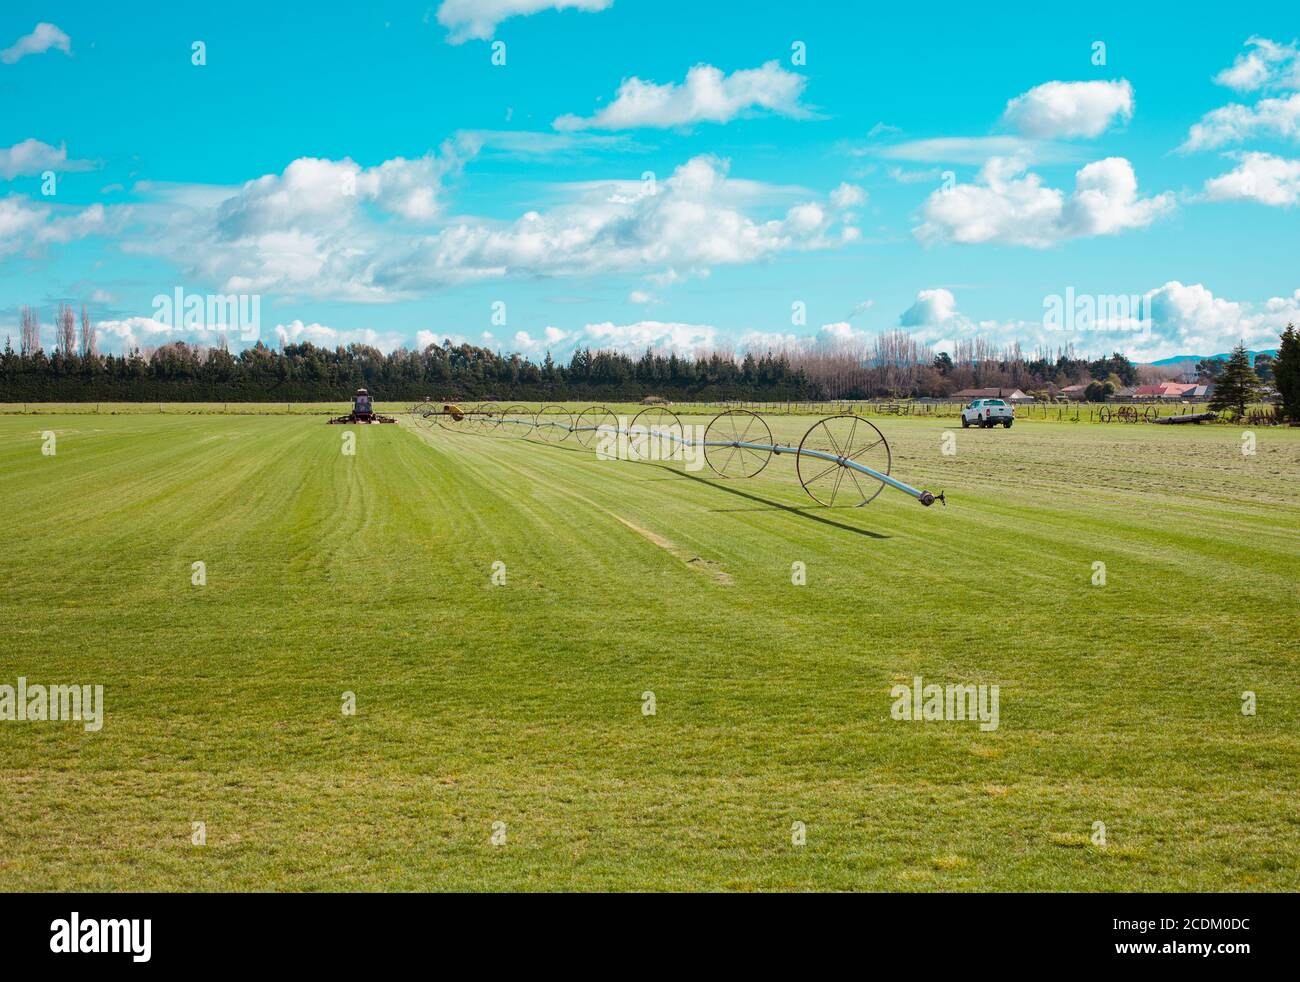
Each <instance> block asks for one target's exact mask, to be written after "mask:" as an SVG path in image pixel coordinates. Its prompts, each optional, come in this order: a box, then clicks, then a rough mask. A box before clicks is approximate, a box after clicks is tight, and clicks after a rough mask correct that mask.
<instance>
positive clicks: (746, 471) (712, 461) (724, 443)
mask: <svg viewBox="0 0 1300 982" xmlns="http://www.w3.org/2000/svg"><path fill="white" fill-rule="evenodd" d="M746 443H756V444H762V445H765V446H769V447H770V446H772V430H771V428H770V427H769V426H768V425H767V421H766V420H765V419H763V417H762V416H760V415H758V414H757V413H751V412H750V411H749V410H748V409H731V410H728V411H727V412H725V413H718V415H716V416H714V417H713V419H711V420H709V425H708V426H707V427H706V428H705V430H704V459H705V460H706V461H708V464H709V467H711V468H712V469H713V473H715V474H717V475H718V476H719V477H727V478H732V477H753V476H755V475H756V474H757V473H758V472H759V471H761V470H762V469H763V468H764V467H766V466H767V463H768V461H770V460H771V459H772V451H771V450H756V449H755V448H754V447H746V446H741V444H746Z"/></svg>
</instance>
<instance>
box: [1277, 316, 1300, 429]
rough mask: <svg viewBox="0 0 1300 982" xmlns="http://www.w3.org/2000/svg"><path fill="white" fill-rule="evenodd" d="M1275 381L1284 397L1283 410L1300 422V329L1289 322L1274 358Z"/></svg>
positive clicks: (1287, 416)
mask: <svg viewBox="0 0 1300 982" xmlns="http://www.w3.org/2000/svg"><path fill="white" fill-rule="evenodd" d="M1273 381H1274V384H1276V385H1277V393H1278V395H1279V396H1281V398H1282V412H1283V413H1284V414H1285V415H1286V418H1287V419H1289V420H1290V421H1291V422H1293V423H1300V331H1296V329H1295V325H1294V324H1288V325H1287V326H1286V330H1285V331H1283V332H1282V343H1281V345H1279V346H1278V349H1277V357H1276V358H1275V359H1274V360H1273Z"/></svg>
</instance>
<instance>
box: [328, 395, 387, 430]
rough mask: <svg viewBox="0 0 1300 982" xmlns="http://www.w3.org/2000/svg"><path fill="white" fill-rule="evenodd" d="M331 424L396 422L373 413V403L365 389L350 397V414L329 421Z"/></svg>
mask: <svg viewBox="0 0 1300 982" xmlns="http://www.w3.org/2000/svg"><path fill="white" fill-rule="evenodd" d="M330 422H331V423H396V422H397V420H395V419H393V417H391V416H380V415H379V414H378V413H377V412H375V404H374V401H373V400H372V399H371V398H370V393H369V392H367V391H366V390H365V389H357V394H356V395H355V396H353V397H352V412H350V413H348V414H347V415H346V416H338V417H335V418H334V419H331V420H330Z"/></svg>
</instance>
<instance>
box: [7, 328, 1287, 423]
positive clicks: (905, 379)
mask: <svg viewBox="0 0 1300 982" xmlns="http://www.w3.org/2000/svg"><path fill="white" fill-rule="evenodd" d="M79 326H80V330H79V331H78V319H77V317H76V314H75V312H74V311H73V309H72V308H71V307H69V306H66V305H60V307H59V309H58V311H57V314H56V317H55V345H54V348H53V351H52V352H50V353H47V352H46V351H45V350H44V348H43V346H42V344H41V330H40V324H39V322H38V320H37V318H36V315H35V314H34V313H33V312H31V311H30V309H29V308H27V307H24V308H22V311H21V316H20V338H19V349H18V350H17V351H15V350H14V349H13V346H12V339H9V338H7V339H6V341H5V347H4V351H3V353H0V402H133V401H141V402H339V401H343V400H346V399H348V398H350V397H351V395H352V393H353V392H355V391H356V390H357V389H359V388H366V389H369V390H370V391H371V392H373V393H374V394H375V395H376V396H377V397H378V398H379V399H380V400H385V401H394V402H406V401H412V402H414V401H419V400H422V399H424V398H426V397H428V398H431V399H435V400H437V399H457V400H473V399H480V400H482V399H493V400H502V399H518V400H525V401H536V400H557V401H560V400H563V401H581V400H586V399H591V400H607V401H611V402H613V401H618V402H626V401H636V400H639V399H642V398H646V397H648V396H659V397H663V398H667V399H674V400H678V401H720V400H730V399H740V400H747V401H755V402H783V401H813V400H834V399H882V398H883V399H908V398H946V397H949V396H952V395H953V394H954V393H956V392H959V391H962V390H963V389H968V388H981V387H996V388H1002V389H1008V390H1009V389H1017V388H1018V389H1022V390H1024V391H1025V392H1027V393H1029V394H1031V395H1035V396H1038V397H1040V398H1043V399H1052V398H1054V397H1056V396H1057V394H1058V393H1059V392H1060V390H1061V389H1063V388H1065V387H1066V386H1069V385H1085V386H1088V387H1089V388H1088V391H1089V393H1093V392H1096V393H1100V395H1099V396H1098V398H1105V394H1106V393H1108V392H1113V391H1114V390H1116V389H1118V388H1120V387H1123V386H1130V385H1134V384H1136V383H1137V382H1139V381H1140V377H1139V376H1140V375H1141V374H1142V373H1143V372H1146V371H1148V370H1149V367H1148V366H1138V365H1135V364H1134V363H1133V362H1132V361H1130V360H1129V359H1128V358H1127V357H1126V356H1125V355H1123V354H1122V353H1120V352H1114V353H1112V354H1111V355H1109V356H1104V357H1100V358H1092V359H1088V358H1082V357H1078V356H1076V355H1075V354H1074V352H1073V351H1072V349H1070V348H1069V347H1066V348H1063V349H1061V350H1059V351H1039V352H1036V353H1034V354H1033V355H1028V354H1026V353H1024V352H1022V351H1021V349H1020V346H1019V345H1011V346H1009V347H1004V348H997V347H996V346H994V345H993V344H992V343H990V342H989V341H987V340H985V339H981V338H976V339H967V340H961V341H958V342H957V343H956V344H955V345H954V347H953V350H952V351H951V352H940V353H936V352H935V351H934V350H933V349H931V348H930V347H929V346H927V345H925V344H923V343H920V342H918V341H917V340H916V339H914V338H913V337H911V336H910V335H908V334H907V333H906V332H905V331H891V332H886V333H884V334H882V335H880V336H878V337H875V338H872V339H855V340H845V339H838V340H833V341H829V342H822V343H818V344H815V345H803V346H801V345H791V346H789V347H786V348H781V349H778V350H775V351H769V352H767V353H765V354H762V355H755V354H753V353H752V352H751V353H749V354H746V355H745V356H744V357H743V358H740V357H737V356H736V355H735V354H734V353H732V352H726V351H713V352H697V353H696V354H695V355H694V356H685V355H680V354H676V353H670V354H663V353H659V352H655V351H651V350H647V351H645V352H644V353H643V354H641V355H640V356H639V357H632V356H629V355H627V354H624V353H622V352H617V351H592V350H590V349H587V348H582V349H579V350H577V351H575V352H574V353H573V355H572V357H571V358H570V359H569V360H568V362H567V363H560V362H557V361H555V360H554V359H553V358H552V357H551V355H550V353H549V352H548V353H547V354H546V356H545V357H544V358H543V359H542V360H541V361H540V362H534V361H532V360H530V359H528V358H526V357H524V356H523V355H520V354H518V353H514V354H502V353H500V352H495V351H492V350H490V349H488V348H483V347H478V346H475V345H471V344H453V343H452V341H450V340H445V341H443V342H442V344H431V345H428V346H427V347H425V348H424V349H423V350H420V351H412V350H408V349H404V348H399V349H398V350H396V351H393V352H389V353H387V354H385V353H384V352H382V351H379V350H378V349H377V348H373V347H370V346H368V345H361V344H352V345H348V346H347V347H337V348H333V349H329V348H321V347H318V346H316V345H313V344H310V343H302V344H285V345H283V346H282V347H280V348H279V349H273V348H270V347H268V346H266V345H265V344H263V343H261V342H258V343H257V344H255V345H253V346H251V347H248V348H245V349H243V350H242V351H240V352H238V353H237V354H236V353H232V352H231V351H229V350H228V348H227V347H226V346H225V345H224V344H222V345H220V346H218V347H205V346H199V345H192V344H187V343H185V342H183V341H175V342H171V343H168V344H164V345H162V346H160V347H158V348H155V349H148V350H143V351H142V350H133V351H131V352H129V353H127V354H122V355H115V354H100V353H99V352H98V351H97V350H96V346H95V331H94V328H93V326H92V325H91V323H90V320H89V318H88V317H87V315H86V310H85V307H82V310H81V317H80V325H79ZM1282 340H1283V344H1282V348H1281V349H1279V353H1278V357H1277V359H1267V360H1265V362H1264V364H1260V359H1259V358H1258V357H1257V358H1256V362H1255V367H1256V371H1257V372H1261V373H1262V375H1263V377H1264V379H1265V380H1273V381H1275V382H1276V384H1277V387H1278V389H1279V392H1280V393H1281V395H1282V401H1283V403H1284V404H1285V403H1286V398H1287V393H1286V392H1284V391H1282V390H1283V389H1284V388H1288V387H1289V385H1288V383H1290V380H1291V379H1292V378H1294V377H1295V376H1296V374H1297V368H1296V366H1295V365H1294V364H1293V363H1292V362H1293V361H1294V360H1295V358H1296V355H1295V348H1296V345H1297V341H1296V338H1295V331H1294V329H1293V328H1292V327H1290V326H1288V328H1287V332H1286V333H1284V334H1283V338H1282ZM1228 367H1229V363H1228V362H1216V363H1215V366H1213V367H1210V366H1205V370H1204V371H1203V372H1202V373H1201V374H1202V376H1203V377H1206V376H1209V375H1210V373H1211V371H1213V372H1214V373H1216V374H1220V375H1221V374H1222V373H1223V372H1225V371H1227V369H1228ZM1232 370H1233V373H1234V374H1233V378H1234V379H1236V378H1237V377H1238V376H1239V375H1240V372H1239V371H1238V368H1237V366H1232ZM1255 381H1256V383H1257V382H1258V381H1259V379H1256V380H1255ZM1246 383H1247V386H1248V387H1249V385H1251V384H1254V383H1251V382H1250V380H1249V379H1246ZM1291 384H1294V383H1291ZM1229 388H1233V386H1232V385H1231V384H1230V386H1229ZM1292 418H1297V417H1292Z"/></svg>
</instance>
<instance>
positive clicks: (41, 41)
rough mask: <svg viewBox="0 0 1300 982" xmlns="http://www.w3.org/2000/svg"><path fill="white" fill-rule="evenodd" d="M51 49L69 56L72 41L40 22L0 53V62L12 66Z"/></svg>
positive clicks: (51, 26)
mask: <svg viewBox="0 0 1300 982" xmlns="http://www.w3.org/2000/svg"><path fill="white" fill-rule="evenodd" d="M51 48H58V49H59V50H60V51H62V52H63V53H64V54H65V55H71V54H72V39H71V38H69V37H68V36H67V35H66V34H64V33H63V32H62V31H61V30H59V29H58V28H57V27H56V26H55V25H53V24H47V23H45V22H44V21H42V22H41V23H39V24H37V25H36V27H35V28H33V29H32V33H31V34H24V35H23V36H22V37H20V38H19V39H18V40H17V41H15V42H14V43H13V44H12V45H10V46H9V47H8V48H5V49H4V50H3V51H0V61H2V62H4V63H5V64H6V65H12V64H13V63H14V62H16V61H18V60H19V59H20V58H25V57H26V56H27V55H39V54H44V53H45V52H46V51H49V50H50V49H51Z"/></svg>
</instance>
